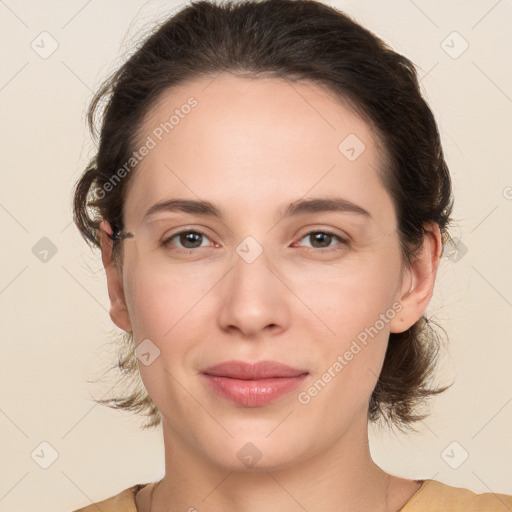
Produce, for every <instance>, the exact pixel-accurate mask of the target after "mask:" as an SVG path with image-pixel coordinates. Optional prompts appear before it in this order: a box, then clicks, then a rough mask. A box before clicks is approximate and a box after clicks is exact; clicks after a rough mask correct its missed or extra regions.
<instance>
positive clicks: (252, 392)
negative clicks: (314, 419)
mask: <svg viewBox="0 0 512 512" xmlns="http://www.w3.org/2000/svg"><path fill="white" fill-rule="evenodd" d="M203 375H204V376H205V377H206V378H207V382H208V384H209V386H210V387H211V388H212V389H213V390H214V391H215V392H216V393H217V394H219V395H220V396H222V397H224V398H226V399H228V400H230V401H231V402H235V403H237V404H240V405H244V406H246V407H259V406H261V405H266V404H268V403H270V402H272V401H274V400H276V399H277V398H279V397H280V396H283V395H285V394H287V393H290V392H291V391H293V390H294V389H295V388H296V387H297V386H299V385H300V384H301V383H302V382H303V381H304V379H305V378H306V377H307V375H308V374H303V375H299V376H297V377H274V378H271V379H261V380H242V379H231V378H229V377H217V376H215V375H206V374H203Z"/></svg>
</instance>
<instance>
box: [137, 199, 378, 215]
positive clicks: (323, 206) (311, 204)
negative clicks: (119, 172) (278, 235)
mask: <svg viewBox="0 0 512 512" xmlns="http://www.w3.org/2000/svg"><path fill="white" fill-rule="evenodd" d="M163 211H166V212H175V211H179V212H183V213H190V214H195V215H204V216H209V217H216V218H218V219H223V218H224V216H223V214H222V212H221V210H220V209H219V208H217V207H216V206H215V205H213V204H212V203H210V202H209V201H196V200H192V199H168V200H164V201H159V202H158V203H156V204H154V205H153V206H151V207H150V208H149V209H148V210H147V211H146V213H145V214H144V217H143V220H146V219H147V218H148V217H151V216H152V215H154V214H155V213H158V212H163ZM321 212H346V213H356V214H359V215H362V216H364V217H366V218H368V219H371V218H372V216H371V214H370V212H368V211H367V210H365V209H364V208H362V207H361V206H359V205H357V204H355V203H352V202H351V201H349V200H347V199H343V198H341V197H320V198H313V199H301V200H298V201H294V202H293V203H291V204H289V205H288V206H287V207H286V209H285V210H284V212H283V214H282V218H286V217H294V216H298V215H304V214H307V213H321Z"/></svg>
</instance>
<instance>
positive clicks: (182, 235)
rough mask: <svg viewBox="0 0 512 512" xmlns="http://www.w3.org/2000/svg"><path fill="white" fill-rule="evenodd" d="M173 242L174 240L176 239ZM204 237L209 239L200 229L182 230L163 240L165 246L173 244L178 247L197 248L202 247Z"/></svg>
mask: <svg viewBox="0 0 512 512" xmlns="http://www.w3.org/2000/svg"><path fill="white" fill-rule="evenodd" d="M175 239H176V241H175V242H173V240H175ZM204 239H207V240H209V239H208V237H207V236H206V235H205V234H204V233H201V232H199V231H191V230H189V231H180V232H179V233H175V234H174V235H172V236H170V237H169V238H167V239H165V240H164V241H163V242H162V245H163V246H164V247H170V246H171V245H176V246H177V248H178V249H180V248H181V249H197V248H199V247H202V242H203V241H204Z"/></svg>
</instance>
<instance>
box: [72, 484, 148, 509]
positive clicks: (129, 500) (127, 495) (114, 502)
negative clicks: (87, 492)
mask: <svg viewBox="0 0 512 512" xmlns="http://www.w3.org/2000/svg"><path fill="white" fill-rule="evenodd" d="M146 485H147V484H137V485H133V486H132V487H128V488H127V489H124V490H123V491H121V492H120V493H119V494H116V495H115V496H111V497H110V498H107V499H105V500H102V501H98V502H96V503H91V504H90V505H87V506H86V507H83V508H79V509H77V510H73V512H98V510H101V512H137V507H136V506H135V494H137V492H138V491H140V489H142V488H143V487H145V486H146Z"/></svg>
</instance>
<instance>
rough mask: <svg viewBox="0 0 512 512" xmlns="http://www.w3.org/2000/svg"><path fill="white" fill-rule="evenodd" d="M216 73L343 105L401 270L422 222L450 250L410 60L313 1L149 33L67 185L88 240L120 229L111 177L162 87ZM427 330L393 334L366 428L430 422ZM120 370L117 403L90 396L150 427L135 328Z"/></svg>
mask: <svg viewBox="0 0 512 512" xmlns="http://www.w3.org/2000/svg"><path fill="white" fill-rule="evenodd" d="M222 71H226V72H229V73H235V74H236V73H240V74H242V73H243V74H244V76H247V75H248V76H252V77H255V78H256V77H257V76H261V75H262V74H264V75H265V76H271V77H276V78H284V79H286V80H289V81H294V80H306V81H310V82H313V83H316V84H318V85H322V86H326V87H327V88H328V90H330V91H331V92H332V93H334V94H336V95H337V97H338V98H340V100H342V101H345V102H348V103H349V104H350V105H351V106H352V108H353V109H354V110H355V111H356V112H357V113H358V114H359V115H360V116H361V117H362V118H363V119H364V120H365V121H366V122H368V123H369V124H370V125H371V126H372V127H373V128H374V129H375V131H376V133H377V134H378V137H379V138H380V139H381V140H382V141H383V146H384V148H385V153H386V158H385V160H386V162H385V169H384V172H383V175H382V178H383V182H384V184H385V187H386V190H387V191H388V193H389V194H390V196H391V198H392V199H393V203H394V206H395V208H396V213H397V218H398V233H399V236H400V245H401V252H402V257H403V263H404V264H410V263H411V262H412V261H413V260H414V257H415V256H416V255H417V250H418V249H419V248H420V247H421V244H422V242H423V239H424V236H425V233H426V225H427V223H429V222H435V223H437V224H438V225H439V228H440V230H441V233H442V236H443V243H446V241H447V240H448V239H449V235H448V232H447V226H448V223H449V222H450V221H451V219H450V215H451V212H452V208H453V198H452V190H451V180H450V175H449V171H448V168H447V165H446V162H445V160H444V156H443V150H442V148H441V142H440V136H439V132H438V129H437V125H436V122H435V119H434V116H433V114H432V112H431V110H430V108H429V106H428V105H427V103H426V101H425V100H424V99H423V97H422V94H421V91H420V86H419V82H418V77H417V74H416V70H415V67H414V64H413V63H412V62H411V61H410V60H408V59H407V58H405V57H404V56H402V55H400V54H398V53H396V52H395V51H393V50H392V49H391V48H390V47H389V46H388V45H387V44H386V43H385V42H384V41H382V40H381V39H379V38H378V37H377V36H375V35H374V34H373V33H372V32H370V31H369V30H367V29H365V28H363V27H362V26H361V25H359V24H358V23H357V22H356V21H354V20H353V19H352V18H350V17H349V16H348V15H346V14H344V13H342V12H341V11H339V10H337V9H334V8H332V7H330V6H327V5H324V4H322V3H320V2H317V1H315V0H249V1H241V2H228V1H226V2H223V3H219V4H214V3H211V2H208V1H192V2H190V4H189V5H188V6H186V7H185V8H183V9H182V10H181V11H179V12H178V13H176V14H175V15H173V16H172V17H170V18H169V19H166V20H165V21H164V22H163V23H162V24H161V25H160V26H159V27H157V28H156V29H155V30H154V32H153V33H152V34H151V35H150V36H149V37H148V38H147V39H146V40H145V41H144V43H143V44H142V45H141V46H140V47H139V48H138V49H137V51H136V52H135V53H134V54H133V55H132V56H131V57H130V58H129V59H128V60H127V61H126V62H125V63H124V64H123V65H122V66H121V67H120V68H119V69H118V70H117V71H116V72H115V73H114V74H113V75H112V76H110V77H109V78H108V79H107V80H106V81H105V82H104V84H103V85H102V87H101V88H100V89H99V91H98V92H97V93H96V94H95V96H94V98H93V100H92V103H91V105H90V107H89V110H88V122H89V127H90V129H91V132H92V134H93V135H96V133H97V132H96V131H95V122H94V120H95V117H96V114H97V111H98V107H99V105H100V103H105V107H104V109H103V112H102V124H101V131H100V141H99V148H98V151H97V154H96V155H95V156H94V158H93V159H92V160H91V162H90V163H89V165H88V166H87V170H86V171H85V172H84V173H83V175H82V176H81V177H80V179H79V180H78V182H77V183H76V186H75V190H74V204H73V208H74V221H75V223H76V225H77V227H78V229H79V230H80V232H81V234H82V236H83V237H84V238H85V240H86V241H87V242H88V243H90V244H92V245H94V246H97V247H99V246H100V242H99V222H100V221H101V220H102V219H106V220H108V221H109V223H110V224H111V226H112V227H113V229H114V230H115V231H116V232H118V231H119V230H122V228H123V204H124V198H125V195H126V190H127V186H128V183H129V182H130V179H131V176H132V175H133V172H131V173H128V175H127V176H126V177H124V179H122V180H120V179H119V176H117V181H116V182H115V183H114V182H113V178H116V176H114V174H115V171H116V170H118V169H120V168H121V167H122V166H123V165H125V163H126V162H128V161H129V160H130V156H131V155H132V153H133V151H134V149H135V148H136V142H137V136H138V133H137V130H138V129H139V128H140V126H141V124H142V120H143V118H144V116H145V114H147V112H148V111H149V110H150V109H151V107H152V106H154V104H155V102H156V100H157V99H158V98H159V97H160V96H161V95H162V93H164V92H165V91H167V90H168V89H169V88H172V87H173V86H176V85H178V84H182V83H183V82H185V81H186V80H190V79H194V78H200V77H205V76H212V77H213V76H215V75H217V74H218V73H219V72H222ZM109 183H110V184H111V186H109V185H108V184H109ZM105 191H108V193H105ZM88 208H92V209H93V210H94V216H93V217H91V216H90V211H89V210H88ZM120 247H121V248H122V244H119V243H117V242H116V243H114V249H113V256H114V258H115V261H116V263H119V264H120V265H122V251H121V249H120ZM431 324H432V321H431V320H430V321H429V320H428V319H427V318H426V316H425V315H424V316H422V317H421V318H420V319H419V320H418V322H416V323H415V324H414V325H413V326H412V327H411V328H409V329H408V330H407V331H405V332H403V333H391V334H390V338H389V345H388V349H387V352H386V356H385V361H384V364H383V368H382V372H381V374H380V377H379V379H378V382H377V385H376V387H375V389H374V391H373V393H372V395H371V399H370V402H369V409H368V418H369V420H370V421H374V422H375V421H377V420H378V419H379V418H382V419H385V420H387V422H388V423H390V424H391V425H392V426H393V425H395V426H398V428H400V429H403V428H409V429H411V430H415V429H414V428H413V427H411V423H412V422H415V421H418V420H421V419H423V418H425V417H426V416H427V414H420V413H419V412H418V411H417V408H418V407H419V406H420V405H424V404H425V403H426V399H427V398H429V397H430V396H431V395H434V394H436V393H440V392H442V391H444V390H445V389H447V388H448V387H449V386H445V387H443V388H437V389H432V388H430V387H429V381H430V379H431V378H432V376H433V371H434V368H435V364H436V361H437V358H438V353H439V348H440V337H439V335H438V334H437V332H436V330H434V329H433V328H432V325H431ZM436 325H437V324H436ZM117 366H118V368H119V369H120V370H121V375H122V377H123V379H121V383H122V384H123V386H124V390H123V392H124V395H125V396H124V397H122V398H117V397H116V398H109V399H105V400H103V399H102V400H97V401H98V402H99V403H102V404H106V405H108V406H110V407H114V408H118V409H125V410H131V411H135V412H142V411H146V413H147V416H149V421H148V422H147V423H146V424H145V425H143V428H150V427H153V426H156V425H158V424H159V423H160V422H161V415H160V413H159V411H158V409H157V408H156V406H155V404H154V403H153V401H152V400H151V398H150V397H149V396H148V394H147V392H146V390H145V389H144V387H143V386H142V385H141V384H142V383H141V380H140V375H139V373H138V366H137V362H136V358H135V351H134V343H133V336H132V333H131V332H128V333H124V334H123V342H122V347H121V350H120V352H119V359H118V362H117ZM129 381H131V384H130V383H129ZM132 385H133V387H132ZM129 387H132V389H131V390H128V389H127V388H129Z"/></svg>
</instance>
